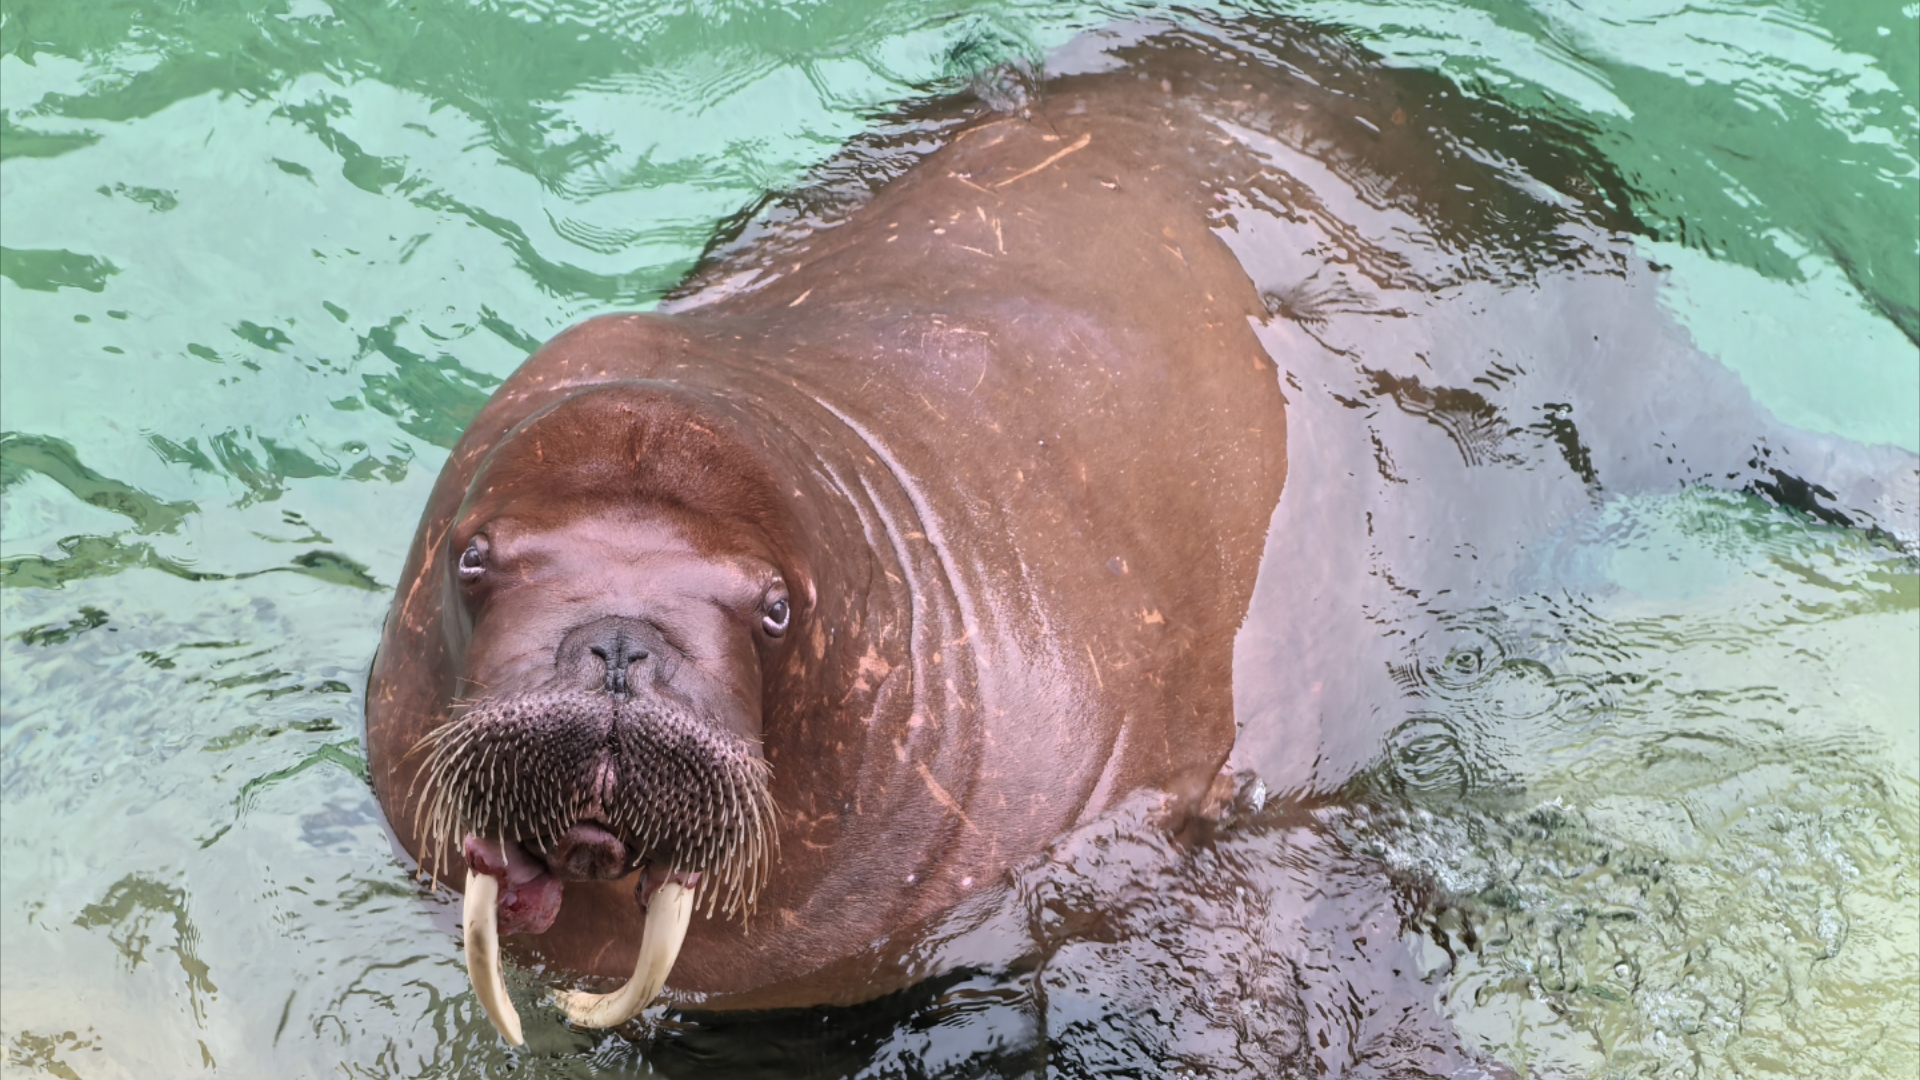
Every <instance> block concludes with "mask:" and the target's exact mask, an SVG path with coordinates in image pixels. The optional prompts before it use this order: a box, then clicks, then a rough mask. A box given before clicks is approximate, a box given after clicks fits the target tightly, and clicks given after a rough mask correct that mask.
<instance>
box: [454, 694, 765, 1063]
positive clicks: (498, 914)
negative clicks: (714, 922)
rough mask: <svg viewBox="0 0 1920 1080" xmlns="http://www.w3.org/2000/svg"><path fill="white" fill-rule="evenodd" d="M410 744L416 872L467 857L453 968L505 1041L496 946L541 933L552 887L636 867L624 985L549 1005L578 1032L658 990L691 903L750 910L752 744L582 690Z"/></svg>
mask: <svg viewBox="0 0 1920 1080" xmlns="http://www.w3.org/2000/svg"><path fill="white" fill-rule="evenodd" d="M421 745H422V747H423V748H424V749H426V750H427V751H428V759H427V761H426V763H425V767H424V769H423V770H422V773H421V776H422V778H423V783H424V789H423V790H422V792H421V798H422V806H421V819H422V821H423V822H424V823H425V829H426V845H427V853H428V858H429V859H430V860H432V862H431V863H430V865H429V869H430V871H431V872H432V873H433V874H434V876H435V877H438V876H440V873H441V871H442V870H443V869H445V867H443V866H442V865H441V864H440V860H441V859H442V858H444V857H446V855H447V853H449V852H451V851H455V850H458V851H460V852H461V853H462V854H463V856H464V857H465V860H466V862H467V875H466V893H465V900H464V901H463V907H462V914H461V925H462V935H463V937H464V939H465V945H466V954H467V972H468V975H469V977H470V978H471V979H472V980H473V986H474V993H475V995H476V996H477V997H478V998H479V999H480V1003H481V1006H482V1007H483V1008H484V1009H485V1010H486V1012H487V1017H488V1019H489V1020H491V1021H492V1022H493V1026H494V1027H495V1028H496V1029H497V1030H498V1031H499V1032H500V1034H501V1035H502V1036H503V1037H504V1038H506V1039H507V1041H508V1042H511V1043H513V1044H515V1045H518V1044H519V1043H520V1041H521V1040H520V1018H519V1015H518V1014H517V1013H516V1012H515V1011H514V1009H513V1005H512V1003H511V1002H510V1001H509V1000H508V998H507V993H506V987H505V983H504V981H503V980H502V976H501V968H500V942H499V936H500V934H501V933H503V932H505V933H520V932H532V933H538V932H541V931H544V930H545V929H546V928H547V927H548V926H550V925H551V924H552V922H553V919H554V917H555V916H556V915H557V914H558V913H559V906H560V895H561V889H562V879H566V878H571V879H574V880H579V879H582V878H600V879H608V878H616V877H620V876H622V875H624V874H626V873H628V872H630V871H631V870H633V869H635V868H636V867H637V868H639V869H640V870H641V874H640V886H639V890H638V895H637V896H636V898H635V899H636V900H637V901H638V910H639V911H644V912H645V924H644V927H643V931H642V936H641V944H640V954H639V957H638V960H637V961H636V963H635V966H634V973H633V978H632V979H631V980H630V981H629V982H628V983H627V984H626V985H625V986H624V987H622V988H621V989H619V990H617V991H615V992H614V993H611V994H584V993H578V992H574V993H568V994H562V995H560V996H559V1003H560V1006H561V1008H562V1009H563V1010H565V1011H566V1013H567V1015H568V1017H569V1019H571V1020H573V1021H574V1022H575V1023H578V1024H581V1025H583V1026H587V1027H613V1026H616V1025H618V1024H622V1023H625V1022H626V1021H627V1020H629V1019H631V1018H632V1017H633V1016H634V1015H636V1014H638V1013H639V1012H640V1010H641V1009H643V1008H645V1007H646V1005H647V1003H648V1002H650V1001H651V1000H652V999H653V998H654V996H655V995H657V994H658V993H659V992H660V988H661V987H662V986H663V985H664V984H665V983H666V979H667V975H668V973H669V972H670V971H671V970H672V968H673V964H674V961H675V959H676V958H677V957H678V956H679V952H680V944H681V942H682V941H683V940H684V939H685V937H686V933H687V928H688V926H689V925H690V923H691V921H692V918H693V912H694V911H695V910H696V909H697V908H699V907H700V906H701V905H702V904H704V905H705V907H706V909H707V915H708V917H712V915H713V913H714V911H715V910H719V911H721V912H722V913H724V914H726V915H729V916H730V915H734V914H737V913H740V912H743V911H747V910H750V909H751V908H752V907H753V904H754V902H755V900H756V899H757V897H758V895H759V891H760V888H761V887H762V886H763V885H764V884H765V883H766V880H767V875H768V873H769V870H770V866H769V864H770V861H771V859H770V855H771V848H772V844H773V842H774V832H773V828H772V823H773V803H772V797H771V794H770V792H769V786H768V768H767V764H766V761H765V759H764V758H763V757H761V755H760V751H759V747H758V746H757V745H756V744H755V743H753V742H752V741H750V740H748V739H744V738H742V737H740V736H738V735H735V734H733V733H732V732H729V731H726V730H724V729H722V728H719V727H717V726H716V725H714V724H712V723H710V722H707V721H704V720H702V719H700V718H699V717H698V716H696V715H695V714H693V713H692V712H691V711H689V710H686V709H684V708H681V707H679V706H677V705H676V704H675V703H673V702H670V701H665V700H661V699H657V698H651V697H626V696H617V695H608V694H602V693H593V692H585V691H574V692H562V693H551V694H529V695H521V696H514V697H507V698H491V699H486V700H482V701H479V702H475V703H473V704H471V705H468V706H466V707H465V708H464V709H462V710H461V711H460V712H459V713H458V714H457V715H456V716H455V717H454V718H453V719H451V720H450V721H448V722H447V723H446V724H443V725H441V726H440V727H439V728H437V729H435V730H434V732H433V733H432V734H431V735H429V736H428V737H427V739H426V740H425V741H423V742H422V744H421Z"/></svg>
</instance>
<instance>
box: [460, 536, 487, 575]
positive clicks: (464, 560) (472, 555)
mask: <svg viewBox="0 0 1920 1080" xmlns="http://www.w3.org/2000/svg"><path fill="white" fill-rule="evenodd" d="M486 570H487V538H486V537H484V536H476V537H474V538H473V539H472V540H471V541H469V542H468V544H467V550H465V551H463V552H461V553H460V580H461V581H477V580H479V578H480V575H481V574H483V573H486Z"/></svg>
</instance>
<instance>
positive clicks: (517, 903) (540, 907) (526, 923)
mask: <svg viewBox="0 0 1920 1080" xmlns="http://www.w3.org/2000/svg"><path fill="white" fill-rule="evenodd" d="M461 849H462V851H463V853H464V854H465V855H466V857H467V865H468V866H470V867H472V868H473V870H474V872H475V873H480V874H488V875H490V876H492V877H496V878H499V879H500V913H499V922H500V933H501V934H541V933H545V932H546V930H547V928H548V927H549V926H552V925H553V920H554V919H555V918H556V917H558V916H559V914H560V890H561V884H560V879H559V878H556V877H554V876H553V875H552V874H549V873H547V868H546V866H545V865H543V864H542V863H541V862H540V860H538V859H536V858H534V857H533V856H531V855H528V854H527V853H526V851H525V849H523V848H521V846H520V845H519V844H515V843H511V842H510V843H507V844H506V845H504V846H503V845H502V844H501V843H500V842H499V841H498V840H482V839H480V838H479V837H477V836H474V835H472V834H468V836H467V839H466V842H465V843H464V844H462V845H461Z"/></svg>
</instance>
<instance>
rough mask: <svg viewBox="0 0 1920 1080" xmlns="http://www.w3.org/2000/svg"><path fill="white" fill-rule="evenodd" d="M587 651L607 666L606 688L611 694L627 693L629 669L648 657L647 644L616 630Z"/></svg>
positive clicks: (588, 647)
mask: <svg viewBox="0 0 1920 1080" xmlns="http://www.w3.org/2000/svg"><path fill="white" fill-rule="evenodd" d="M587 651H588V652H590V653H592V654H593V655H595V656H597V657H599V658H600V662H601V663H603V664H605V665H606V666H607V681H606V687H607V693H609V694H624V693H626V692H627V671H628V669H630V668H632V667H633V665H635V664H637V663H639V662H640V661H642V660H645V659H646V658H647V656H648V652H647V646H646V643H645V642H643V641H641V640H639V639H638V638H636V637H631V636H629V635H628V634H627V632H626V631H625V630H615V631H614V632H613V636H612V637H610V638H608V639H607V640H605V641H602V642H600V643H598V644H595V645H589V646H587Z"/></svg>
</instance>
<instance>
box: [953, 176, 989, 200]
mask: <svg viewBox="0 0 1920 1080" xmlns="http://www.w3.org/2000/svg"><path fill="white" fill-rule="evenodd" d="M947 175H948V176H949V177H952V178H953V179H955V180H958V181H960V182H961V183H963V184H965V185H967V186H968V187H970V188H972V189H973V190H975V191H978V192H980V193H981V194H983V195H991V194H993V190H992V189H991V188H983V187H981V186H980V185H979V184H976V183H974V182H973V181H971V180H969V179H967V178H966V177H964V176H961V175H960V174H959V173H957V172H950V173H948V174H947Z"/></svg>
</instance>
